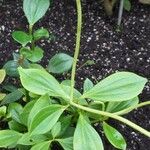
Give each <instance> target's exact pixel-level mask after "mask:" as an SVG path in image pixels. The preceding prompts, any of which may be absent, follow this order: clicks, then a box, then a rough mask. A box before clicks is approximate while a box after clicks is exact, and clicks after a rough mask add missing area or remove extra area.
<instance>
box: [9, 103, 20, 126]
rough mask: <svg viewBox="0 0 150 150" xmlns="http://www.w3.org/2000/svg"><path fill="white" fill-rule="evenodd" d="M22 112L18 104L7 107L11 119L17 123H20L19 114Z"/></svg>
mask: <svg viewBox="0 0 150 150" xmlns="http://www.w3.org/2000/svg"><path fill="white" fill-rule="evenodd" d="M22 111H23V107H22V106H21V105H20V104H18V103H11V104H9V106H8V113H9V114H10V115H11V117H12V119H13V120H15V121H16V122H18V123H21V122H20V114H21V113H22Z"/></svg>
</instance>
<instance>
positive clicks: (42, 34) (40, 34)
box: [33, 28, 49, 41]
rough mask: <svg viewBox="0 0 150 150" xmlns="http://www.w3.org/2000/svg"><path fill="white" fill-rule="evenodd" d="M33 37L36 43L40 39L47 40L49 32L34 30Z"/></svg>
mask: <svg viewBox="0 0 150 150" xmlns="http://www.w3.org/2000/svg"><path fill="white" fill-rule="evenodd" d="M33 37H34V40H36V41H37V40H39V39H41V38H49V32H48V30H47V29H44V28H41V29H38V30H36V31H35V32H34V33H33Z"/></svg>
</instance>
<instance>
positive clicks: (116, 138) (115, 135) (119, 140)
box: [103, 122, 127, 150]
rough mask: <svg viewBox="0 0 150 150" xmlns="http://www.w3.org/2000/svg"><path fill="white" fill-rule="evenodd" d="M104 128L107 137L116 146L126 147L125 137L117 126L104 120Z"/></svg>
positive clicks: (119, 147)
mask: <svg viewBox="0 0 150 150" xmlns="http://www.w3.org/2000/svg"><path fill="white" fill-rule="evenodd" d="M103 130H104V133H105V135H106V137H107V139H108V140H109V142H110V143H111V144H112V145H113V146H114V147H116V148H118V149H122V150H125V149H126V146H127V145H126V141H125V139H124V138H123V136H122V135H121V134H120V133H119V132H118V131H117V130H116V129H115V128H113V127H111V126H110V125H108V124H107V123H106V122H104V123H103Z"/></svg>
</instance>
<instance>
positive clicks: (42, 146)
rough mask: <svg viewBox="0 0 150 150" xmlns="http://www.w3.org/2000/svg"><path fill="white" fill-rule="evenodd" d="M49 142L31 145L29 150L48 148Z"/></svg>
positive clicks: (47, 149)
mask: <svg viewBox="0 0 150 150" xmlns="http://www.w3.org/2000/svg"><path fill="white" fill-rule="evenodd" d="M49 146H50V142H49V141H45V142H41V143H38V144H35V145H34V146H32V148H31V150H49Z"/></svg>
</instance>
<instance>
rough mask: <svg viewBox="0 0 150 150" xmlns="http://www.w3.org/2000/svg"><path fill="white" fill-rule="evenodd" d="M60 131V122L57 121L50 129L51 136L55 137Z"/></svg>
mask: <svg viewBox="0 0 150 150" xmlns="http://www.w3.org/2000/svg"><path fill="white" fill-rule="evenodd" d="M60 131H61V122H57V123H56V124H55V125H54V127H53V128H52V130H51V133H52V136H53V138H56V137H57V136H58V135H59V133H60Z"/></svg>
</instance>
